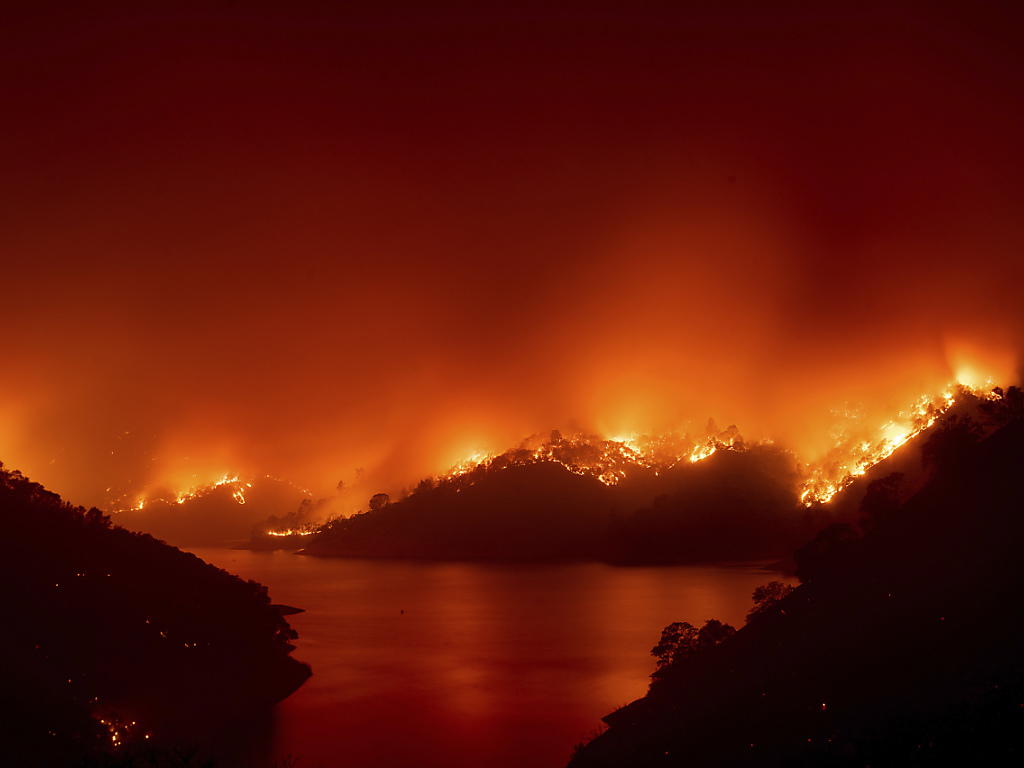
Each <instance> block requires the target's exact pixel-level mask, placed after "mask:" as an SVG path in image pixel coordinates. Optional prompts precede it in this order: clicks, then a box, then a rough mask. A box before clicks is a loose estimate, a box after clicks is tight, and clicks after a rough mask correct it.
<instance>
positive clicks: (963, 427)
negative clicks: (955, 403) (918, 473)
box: [921, 414, 984, 472]
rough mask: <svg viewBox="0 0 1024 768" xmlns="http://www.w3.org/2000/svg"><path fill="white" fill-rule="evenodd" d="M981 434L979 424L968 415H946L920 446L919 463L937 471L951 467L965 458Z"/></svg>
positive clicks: (982, 433)
mask: <svg viewBox="0 0 1024 768" xmlns="http://www.w3.org/2000/svg"><path fill="white" fill-rule="evenodd" d="M983 435H984V432H983V431H982V428H981V425H980V424H978V422H976V421H975V420H974V419H972V418H971V417H970V416H964V415H960V414H953V415H952V416H948V417H947V418H945V419H943V420H942V421H941V422H940V423H939V425H938V427H937V428H936V429H935V431H934V432H933V433H932V435H931V436H930V437H929V438H928V440H927V442H925V444H924V445H922V446H921V463H922V464H924V465H925V466H926V467H929V468H930V469H932V470H935V471H939V472H942V471H945V470H948V469H951V468H953V467H955V466H957V465H959V464H962V463H963V462H964V461H965V460H966V459H967V457H968V456H969V455H970V453H971V449H972V448H973V447H974V446H975V444H976V443H977V442H978V441H979V440H981V438H982V436H983Z"/></svg>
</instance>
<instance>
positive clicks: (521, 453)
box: [442, 382, 991, 506]
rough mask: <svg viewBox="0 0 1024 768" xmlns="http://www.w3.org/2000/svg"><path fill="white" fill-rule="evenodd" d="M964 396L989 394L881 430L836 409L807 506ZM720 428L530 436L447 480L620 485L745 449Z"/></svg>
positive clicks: (807, 483)
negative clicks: (506, 470) (510, 472)
mask: <svg viewBox="0 0 1024 768" xmlns="http://www.w3.org/2000/svg"><path fill="white" fill-rule="evenodd" d="M988 383H989V384H990V383H991V382H988ZM962 393H967V394H970V395H974V396H978V397H984V396H985V394H984V391H983V390H982V389H979V388H974V387H972V386H969V385H967V384H963V383H960V382H957V383H956V384H953V385H950V386H949V388H947V390H946V391H945V392H943V393H942V394H940V395H932V396H929V395H923V396H921V397H919V398H918V399H917V400H916V401H915V402H914V403H913V404H912V405H911V406H910V407H909V408H907V409H905V410H903V411H900V412H899V413H898V414H896V415H895V416H894V417H893V418H891V419H890V420H889V421H887V422H886V423H884V424H882V425H881V426H879V427H869V426H867V425H866V424H865V420H866V417H865V414H864V413H863V411H861V410H859V409H856V408H855V409H846V410H842V411H834V412H833V413H834V416H835V417H836V421H837V426H836V428H835V429H834V430H833V432H832V438H833V448H832V449H831V450H830V451H829V452H828V453H827V454H826V455H825V456H824V457H823V458H822V459H821V460H819V461H818V462H816V463H815V464H813V465H810V466H809V467H808V469H807V470H806V474H805V478H804V481H803V487H802V489H801V494H800V500H801V501H802V502H803V503H804V504H805V505H806V506H811V505H812V504H814V503H815V502H819V503H824V502H827V501H829V500H830V499H832V497H833V496H835V495H836V493H838V492H839V491H840V490H841V489H842V488H844V487H845V486H846V485H848V484H849V483H851V482H852V481H853V479H854V478H856V477H859V476H861V475H864V474H865V473H866V472H867V471H868V470H869V469H870V468H871V467H873V466H874V465H876V464H877V463H878V462H880V461H882V460H884V459H886V458H888V457H889V456H891V455H892V454H893V453H894V452H895V451H896V450H897V449H899V448H900V447H901V446H903V445H905V444H906V443H907V442H908V441H910V440H911V439H913V438H914V437H915V436H917V435H918V434H920V433H921V432H923V431H924V430H926V429H928V427H930V426H932V425H933V424H934V423H935V421H936V420H937V419H938V418H939V417H940V416H942V414H944V413H945V412H946V411H948V410H949V409H950V408H951V407H952V406H953V405H954V404H955V403H956V402H957V399H958V397H959V396H960V395H961V394H962ZM712 426H713V423H711V424H709V431H710V432H712V434H710V435H709V436H707V437H706V438H704V439H703V440H694V439H692V438H690V437H688V436H685V435H684V436H683V437H678V436H676V435H667V436H660V437H655V438H652V437H648V436H643V437H638V436H637V435H629V436H617V437H614V438H611V439H607V440H604V439H601V438H600V437H596V436H573V437H568V438H565V437H562V436H561V434H559V433H558V432H553V433H552V435H551V439H550V440H547V441H544V442H542V443H540V444H539V445H538V444H536V443H537V438H536V437H534V438H530V439H528V440H526V441H524V443H523V445H521V446H520V447H519V448H518V449H515V450H512V451H507V452H506V453H503V454H501V455H500V456H493V455H489V454H484V453H479V452H478V453H476V454H474V455H473V456H470V457H468V458H466V459H465V460H463V461H461V462H459V463H458V464H456V465H455V466H454V467H452V468H451V469H450V470H449V471H448V472H447V473H445V475H444V476H443V477H442V481H443V480H456V479H458V478H466V477H467V476H468V475H471V473H472V472H474V471H475V470H477V469H478V468H483V469H487V468H490V467H495V468H497V467H501V466H509V465H517V464H531V463H537V462H554V463H557V464H561V465H562V466H563V467H565V468H566V469H567V470H569V471H570V472H573V473H575V474H578V475H590V476H593V477H595V478H597V479H598V480H600V481H601V482H602V483H604V484H605V485H616V484H618V483H619V482H621V481H622V480H623V479H625V478H626V477H627V476H628V475H629V474H630V473H631V472H635V471H637V470H651V471H653V472H654V473H655V474H658V473H660V472H661V471H664V470H665V469H669V468H671V467H673V466H675V465H676V464H678V463H679V462H683V461H688V462H690V463H696V462H699V461H703V460H704V459H706V458H708V457H709V456H712V455H714V454H715V453H716V452H718V451H723V450H726V451H728V450H739V451H742V450H744V449H745V444H744V440H743V438H742V436H741V435H740V434H739V431H738V430H737V428H736V427H735V426H731V427H729V428H728V429H727V430H725V431H723V432H719V433H717V434H715V431H716V430H714V429H711V427H712ZM770 443H771V441H770V440H765V441H764V444H770Z"/></svg>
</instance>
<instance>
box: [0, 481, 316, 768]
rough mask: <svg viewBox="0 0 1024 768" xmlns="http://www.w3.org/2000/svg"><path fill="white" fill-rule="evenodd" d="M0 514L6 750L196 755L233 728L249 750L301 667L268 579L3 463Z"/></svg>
mask: <svg viewBox="0 0 1024 768" xmlns="http://www.w3.org/2000/svg"><path fill="white" fill-rule="evenodd" d="M0 527H2V534H0V573H2V575H3V582H4V585H5V589H4V590H3V597H2V600H0V607H2V612H3V616H4V617H5V631H4V632H3V633H2V640H0V665H2V670H0V674H2V679H3V685H4V689H3V695H4V716H3V717H2V718H0V734H2V740H0V744H2V746H0V764H2V765H5V766H6V765H11V766H48V767H52V766H55V767H59V766H63V765H82V764H85V765H89V764H100V765H143V764H145V765H148V764H150V763H148V762H146V760H148V759H150V757H152V756H153V755H164V758H166V756H167V755H171V756H173V755H175V753H176V751H180V750H185V751H184V752H182V753H181V754H183V755H185V757H183V758H180V759H178V762H175V759H170V761H169V762H166V764H168V765H173V764H186V763H187V762H188V759H189V758H188V755H189V754H190V752H189V749H190V747H192V746H195V747H197V748H198V749H199V750H200V751H199V753H198V754H197V755H194V756H193V757H194V760H193V762H192V764H200V762H199V760H200V757H202V756H204V755H207V754H213V752H214V751H216V750H217V749H220V748H227V745H226V744H225V743H224V740H225V739H227V738H228V737H227V736H226V734H228V733H230V732H232V730H233V729H234V730H235V731H238V730H239V729H241V731H242V732H241V733H240V734H237V733H236V735H238V736H240V738H242V739H243V740H248V741H249V742H250V746H252V747H253V748H255V749H257V751H258V748H259V746H260V743H261V742H265V741H266V740H267V739H268V738H269V735H268V733H269V727H268V723H269V709H270V706H271V705H273V704H274V703H275V702H277V701H280V700H281V699H283V698H284V697H286V696H288V695H289V694H290V693H292V692H293V691H294V690H296V689H297V688H298V687H299V686H300V685H302V683H303V682H305V680H306V679H307V678H308V677H309V675H310V669H309V666H308V665H306V664H303V663H301V662H299V661H296V660H295V659H293V658H291V655H290V654H291V651H292V650H293V648H294V646H293V645H292V644H291V642H290V641H291V640H293V639H295V637H296V636H297V635H296V633H295V632H294V631H293V630H292V629H291V628H290V627H289V626H288V623H287V622H286V621H285V620H284V618H282V613H281V611H280V609H279V608H278V607H276V606H273V605H271V602H270V598H269V597H268V595H267V589H266V587H264V586H262V585H260V584H257V583H256V582H253V581H248V582H246V581H242V580H241V579H239V578H238V577H236V576H232V575H231V574H229V573H227V572H226V571H223V570H220V569H218V568H215V567H214V566H211V565H208V564H207V563H204V562H203V561H202V560H200V559H199V558H197V557H195V556H194V555H191V554H188V553H184V552H181V551H179V550H177V549H175V548H173V547H170V546H168V545H167V544H165V543H163V542H161V541H158V540H156V539H154V538H152V537H151V536H149V535H148V534H139V533H132V532H129V531H127V530H125V529H123V528H120V527H117V526H111V524H110V519H109V518H108V517H107V516H105V515H104V514H103V513H102V512H100V511H99V510H97V509H95V508H94V509H90V510H88V511H86V510H85V509H83V508H81V507H74V506H72V505H70V504H68V503H66V502H63V501H62V500H61V499H60V497H59V496H57V495H56V494H54V493H51V492H49V491H47V490H45V489H44V488H43V487H42V486H40V485H38V484H37V483H32V482H30V481H29V480H27V479H26V478H24V477H22V476H21V474H20V473H18V472H16V471H15V472H11V471H8V470H6V469H3V467H2V465H0ZM133 723H134V725H133ZM247 728H248V729H253V730H251V731H250V732H246V729H247ZM147 735H148V737H149V738H147ZM211 750H212V751H211ZM164 758H161V759H164ZM158 764H165V763H158Z"/></svg>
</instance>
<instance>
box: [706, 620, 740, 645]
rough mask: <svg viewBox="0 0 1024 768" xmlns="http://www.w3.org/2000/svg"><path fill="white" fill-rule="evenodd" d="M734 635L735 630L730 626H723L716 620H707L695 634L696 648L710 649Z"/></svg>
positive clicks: (723, 624)
mask: <svg viewBox="0 0 1024 768" xmlns="http://www.w3.org/2000/svg"><path fill="white" fill-rule="evenodd" d="M734 634H736V628H735V627H733V626H732V625H730V624H725V623H723V622H721V621H719V620H718V619H708V620H707V621H706V622H704V626H703V627H701V628H700V631H699V632H698V633H697V647H698V648H701V649H703V648H711V647H712V646H715V645H718V644H719V643H720V642H722V641H723V640H725V638H727V637H729V636H730V635H734Z"/></svg>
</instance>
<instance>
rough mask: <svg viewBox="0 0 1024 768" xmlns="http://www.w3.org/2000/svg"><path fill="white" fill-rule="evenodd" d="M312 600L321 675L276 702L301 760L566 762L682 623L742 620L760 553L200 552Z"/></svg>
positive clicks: (300, 647)
mask: <svg viewBox="0 0 1024 768" xmlns="http://www.w3.org/2000/svg"><path fill="white" fill-rule="evenodd" d="M192 551H194V552H195V553H196V554H197V555H199V556H200V557H202V558H203V559H204V560H206V561H207V562H210V563H213V564H214V565H216V566H218V567H221V568H224V569H226V570H228V571H230V572H232V573H235V574H237V575H239V576H241V577H242V578H244V579H255V580H257V581H259V582H261V583H263V584H266V585H267V586H268V587H269V589H270V596H271V599H272V600H273V601H274V602H276V603H285V604H288V605H294V606H296V607H300V608H304V609H305V612H304V613H300V614H296V615H294V616H289V617H288V621H289V622H290V623H291V625H292V626H293V627H294V628H295V629H296V630H297V631H298V632H299V639H298V640H297V641H296V646H297V647H296V650H295V651H294V652H293V654H292V655H293V656H295V658H297V659H300V660H302V661H305V662H308V663H310V664H311V665H312V667H313V677H312V678H311V679H310V680H309V681H308V682H307V683H306V684H305V685H304V686H303V687H302V688H300V689H299V690H298V691H297V692H296V693H294V694H293V695H292V696H290V697H289V698H287V699H286V700H285V701H283V702H281V703H280V704H279V705H277V707H276V708H275V711H274V719H275V726H274V734H273V745H274V746H273V756H274V758H275V759H278V760H280V759H284V758H286V757H288V756H291V757H294V758H299V760H298V766H299V768H315V766H323V768H335V766H339V767H340V766H348V767H355V768H394V767H395V766H405V765H416V766H418V767H419V768H434V767H437V768H441V767H442V766H443V767H444V768H462V767H465V768H469V767H470V766H472V767H473V768H479V766H492V767H494V768H523V767H524V766H530V767H532V768H555V767H556V766H564V765H565V764H566V762H568V760H569V758H570V756H571V754H572V750H573V747H574V745H576V744H578V743H579V742H581V741H585V740H587V739H589V738H590V737H592V736H593V735H594V734H595V733H596V732H597V730H598V728H599V727H600V726H601V725H602V724H601V717H602V716H604V715H606V714H607V713H609V712H610V711H612V710H613V709H615V708H616V707H619V706H621V705H623V704H627V703H629V702H630V701H633V700H634V699H636V698H639V697H640V696H642V695H643V694H644V693H645V692H646V690H647V684H648V682H649V675H650V673H651V672H652V671H653V670H654V658H653V657H652V656H651V655H650V650H651V648H652V647H653V646H654V645H655V643H657V642H658V639H659V638H660V636H661V630H662V628H663V627H665V626H666V625H667V624H670V623H671V622H673V621H689V622H690V623H692V624H694V625H698V626H699V625H701V624H703V623H704V621H705V620H707V619H711V618H717V619H721V620H722V621H725V622H728V623H729V624H732V625H733V626H735V627H737V628H739V627H740V626H742V624H743V619H744V616H745V615H746V613H747V611H748V610H749V609H750V608H751V606H752V601H751V593H752V592H753V590H754V588H755V587H757V586H758V585H760V584H764V583H765V582H767V581H770V580H772V579H773V578H778V575H777V574H772V573H770V572H766V571H764V570H762V569H761V568H760V567H758V566H757V565H740V566H703V565H702V566H672V567H641V568H621V567H613V566H609V565H604V564H600V563H580V564H559V565H524V564H515V565H508V564H501V565H498V564H477V563H422V562H404V561H394V560H349V559H335V558H317V557H303V556H298V555H294V554H292V553H290V552H252V551H245V550H228V549H194V550H192Z"/></svg>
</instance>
